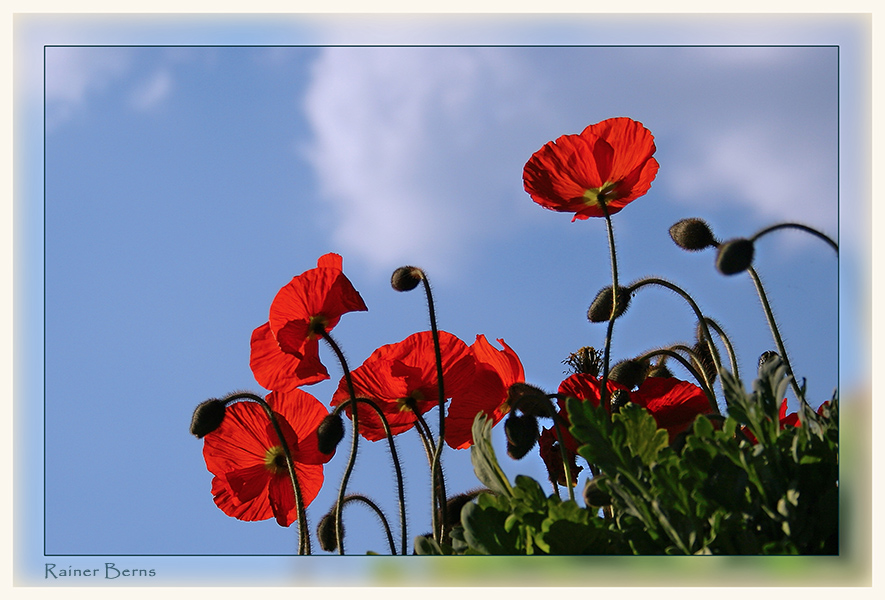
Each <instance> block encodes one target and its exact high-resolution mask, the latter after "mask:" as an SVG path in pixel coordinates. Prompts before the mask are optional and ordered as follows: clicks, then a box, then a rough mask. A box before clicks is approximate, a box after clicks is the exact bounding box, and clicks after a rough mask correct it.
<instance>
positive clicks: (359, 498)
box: [344, 494, 406, 555]
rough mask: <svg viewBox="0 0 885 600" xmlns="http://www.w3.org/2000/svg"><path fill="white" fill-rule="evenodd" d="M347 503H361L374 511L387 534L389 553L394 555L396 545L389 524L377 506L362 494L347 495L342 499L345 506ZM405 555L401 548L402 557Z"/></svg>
mask: <svg viewBox="0 0 885 600" xmlns="http://www.w3.org/2000/svg"><path fill="white" fill-rule="evenodd" d="M348 502H362V503H363V504H365V505H367V506H368V507H369V508H370V509H372V510H373V511H375V514H376V515H378V517H379V518H380V519H381V526H382V527H384V533H386V534H387V542H388V544H390V553H391V554H394V555H395V554H396V545H395V544H394V543H393V534H391V533H390V523H388V522H387V517H385V516H384V513H383V512H382V511H381V509H380V508H378V505H377V504H375V503H374V502H372V501H371V500H370V499H369V498H366V497H365V496H363V495H362V494H348V495H347V496H346V497H345V498H344V503H345V504H346V503H348ZM405 553H406V551H405V547H403V555H405Z"/></svg>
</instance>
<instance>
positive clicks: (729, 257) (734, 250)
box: [716, 238, 753, 275]
mask: <svg viewBox="0 0 885 600" xmlns="http://www.w3.org/2000/svg"><path fill="white" fill-rule="evenodd" d="M752 264H753V242H751V241H750V240H747V239H744V238H737V239H733V240H729V241H727V242H724V243H723V244H721V245H720V246H719V253H718V254H717V255H716V268H717V269H718V270H719V272H720V273H722V274H723V275H735V274H737V273H740V272H742V271H746V270H747V269H748V268H749V267H750V265H752Z"/></svg>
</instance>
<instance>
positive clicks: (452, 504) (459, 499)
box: [446, 488, 491, 527]
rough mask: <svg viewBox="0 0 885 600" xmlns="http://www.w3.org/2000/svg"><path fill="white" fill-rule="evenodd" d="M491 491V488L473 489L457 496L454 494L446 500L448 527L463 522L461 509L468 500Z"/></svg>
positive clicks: (470, 500)
mask: <svg viewBox="0 0 885 600" xmlns="http://www.w3.org/2000/svg"><path fill="white" fill-rule="evenodd" d="M483 492H486V493H491V490H489V489H487V488H480V489H477V490H471V491H469V492H464V493H463V494H458V495H457V496H452V497H451V498H449V499H448V500H447V501H446V524H447V526H448V527H454V526H455V525H460V524H461V509H462V508H464V505H465V504H467V503H468V502H472V501H473V499H474V498H476V497H477V496H479V495H480V494H481V493H483Z"/></svg>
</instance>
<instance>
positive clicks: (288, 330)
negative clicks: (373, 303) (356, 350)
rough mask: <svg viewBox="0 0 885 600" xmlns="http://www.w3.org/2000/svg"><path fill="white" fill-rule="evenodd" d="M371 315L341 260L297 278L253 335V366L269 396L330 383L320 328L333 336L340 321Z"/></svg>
mask: <svg viewBox="0 0 885 600" xmlns="http://www.w3.org/2000/svg"><path fill="white" fill-rule="evenodd" d="M362 310H368V309H367V308H366V305H365V303H364V302H363V299H362V297H360V295H359V292H357V291H356V290H355V289H354V287H353V285H352V284H351V283H350V281H349V280H348V279H347V277H345V276H344V273H342V272H341V256H339V255H338V254H331V253H330V254H325V255H323V256H321V257H320V259H319V260H318V261H317V268H315V269H310V270H308V271H305V272H304V273H302V274H301V275H297V276H295V277H293V278H292V281H290V282H289V283H288V284H287V285H286V286H285V287H283V288H282V289H281V290H280V291H279V292H278V293H277V295H276V297H275V298H274V300H273V303H271V305H270V319H269V321H268V322H267V323H265V324H264V325H262V326H261V327H258V328H257V329H255V331H253V332H252V342H251V346H252V354H251V357H250V360H249V366H250V367H252V373H253V374H254V375H255V380H256V381H258V383H259V384H260V385H261V386H262V387H264V388H265V389H269V390H276V391H289V390H293V389H295V388H296V387H298V386H300V385H309V384H312V383H317V382H319V381H323V380H324V379H328V378H329V372H328V371H327V370H326V367H325V366H323V364H322V363H321V362H320V357H319V336H318V333H317V330H318V329H319V328H322V329H324V330H325V331H330V330H331V329H332V328H333V327H335V325H337V324H338V321H339V319H341V315H343V314H344V313H347V312H351V311H362Z"/></svg>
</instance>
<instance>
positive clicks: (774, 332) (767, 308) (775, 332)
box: [747, 266, 805, 414]
mask: <svg viewBox="0 0 885 600" xmlns="http://www.w3.org/2000/svg"><path fill="white" fill-rule="evenodd" d="M747 273H749V275H750V279H752V280H753V285H754V286H756V293H757V294H759V302H761V303H762V312H764V313H765V320H766V321H768V328H769V329H771V336H772V337H773V338H774V343H775V345H776V346H777V351H778V353H779V354H780V356H781V360H783V361H784V366H785V367H786V368H787V374H788V375H789V377H790V384H791V385H792V386H793V392H795V394H796V398H797V399H798V400H799V402H801V403H803V404H805V396H804V395H803V394H802V390H801V389H800V388H799V383H798V382H797V381H796V376H795V375H794V374H793V367H792V366H791V365H790V359H789V357H788V356H787V348H786V347H785V346H784V341H783V339H781V334H780V330H779V329H778V327H777V323H776V322H775V320H774V312H772V310H771V305H770V304H769V303H768V296H767V295H766V294H765V289H764V288H763V287H762V280H761V279H759V274H758V273H756V269H754V268H753V267H752V266H751V267H748V268H747ZM800 414H801V412H800Z"/></svg>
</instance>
